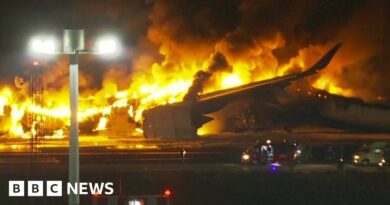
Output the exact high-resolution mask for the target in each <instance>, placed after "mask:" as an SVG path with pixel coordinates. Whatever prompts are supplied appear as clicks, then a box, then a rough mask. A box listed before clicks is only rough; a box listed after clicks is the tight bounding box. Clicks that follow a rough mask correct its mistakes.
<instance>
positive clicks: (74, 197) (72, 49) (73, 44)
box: [63, 29, 85, 205]
mask: <svg viewBox="0 0 390 205" xmlns="http://www.w3.org/2000/svg"><path fill="white" fill-rule="evenodd" d="M84 46H85V36H84V30H81V29H80V30H64V36H63V52H64V53H66V54H69V92H70V127H69V166H68V174H69V182H70V183H71V184H73V185H76V184H77V185H78V183H79V182H80V159H79V156H80V155H79V122H78V118H77V112H78V101H79V65H78V54H79V52H80V51H83V50H84ZM77 185H76V186H77ZM79 204H80V197H79V195H78V194H74V193H73V192H72V193H70V195H69V205H79Z"/></svg>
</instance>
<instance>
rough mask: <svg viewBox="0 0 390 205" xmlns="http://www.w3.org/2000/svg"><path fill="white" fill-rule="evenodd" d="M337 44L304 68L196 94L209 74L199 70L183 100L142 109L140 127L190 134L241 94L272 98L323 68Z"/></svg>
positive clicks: (150, 134) (152, 133)
mask: <svg viewBox="0 0 390 205" xmlns="http://www.w3.org/2000/svg"><path fill="white" fill-rule="evenodd" d="M340 46H341V44H337V45H336V46H334V47H333V48H332V49H330V50H329V51H328V52H327V53H326V54H325V55H324V56H323V57H322V58H321V59H320V60H319V61H318V62H317V63H316V64H314V65H313V66H312V67H311V68H309V69H308V70H306V71H304V72H301V73H295V74H290V75H286V76H282V77H276V78H273V79H268V80H264V81H259V82H254V83H250V84H247V85H242V86H239V87H234V88H231V89H226V90H220V91H216V92H212V93H207V94H204V95H199V93H200V92H201V91H202V89H203V84H204V83H205V82H206V81H207V80H208V79H209V78H210V76H211V74H210V73H207V72H204V71H199V72H198V73H197V74H196V75H195V80H194V82H193V83H192V85H191V87H190V88H189V90H188V92H187V94H186V95H185V96H184V98H183V101H182V102H179V103H174V104H169V105H163V106H157V107H154V108H151V109H148V110H145V111H144V115H143V118H144V119H143V130H144V136H145V137H146V138H187V139H190V138H194V137H195V136H196V135H197V129H198V128H200V127H202V125H203V124H205V123H207V122H209V121H211V120H212V118H210V117H207V116H205V114H209V113H212V112H215V111H217V110H219V109H221V108H222V107H223V106H224V105H226V104H227V103H228V102H231V101H233V100H236V99H239V98H240V97H242V96H245V95H257V96H261V98H262V99H264V101H267V100H268V101H271V100H275V99H276V95H278V94H280V93H283V92H284V91H283V88H285V87H286V86H288V85H289V84H290V83H291V82H292V81H295V80H299V79H301V78H304V77H307V76H310V75H313V74H316V73H318V72H319V71H320V70H322V69H323V68H325V67H326V66H327V65H328V64H329V62H330V61H331V59H332V58H333V56H334V55H335V53H336V52H337V50H338V49H339V48H340Z"/></svg>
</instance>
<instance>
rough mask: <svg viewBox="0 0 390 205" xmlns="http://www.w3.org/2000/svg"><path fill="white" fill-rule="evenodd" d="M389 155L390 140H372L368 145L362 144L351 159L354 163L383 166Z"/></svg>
mask: <svg viewBox="0 0 390 205" xmlns="http://www.w3.org/2000/svg"><path fill="white" fill-rule="evenodd" d="M389 157H390V142H373V143H371V144H369V145H363V146H362V147H361V148H360V149H359V151H358V152H356V153H354V154H353V159H352V161H353V163H354V164H355V165H362V166H368V165H378V166H384V165H386V164H387V163H386V162H387V160H386V159H389Z"/></svg>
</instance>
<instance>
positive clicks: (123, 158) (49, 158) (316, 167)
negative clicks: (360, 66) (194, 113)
mask: <svg viewBox="0 0 390 205" xmlns="http://www.w3.org/2000/svg"><path fill="white" fill-rule="evenodd" d="M315 135H316V136H320V137H319V138H316V139H313V138H307V137H301V138H299V141H300V142H304V143H307V144H310V145H311V148H312V149H311V152H312V153H314V154H313V155H312V157H311V159H308V160H306V161H303V162H302V163H300V164H298V165H297V166H296V167H295V168H294V169H290V167H288V166H281V167H277V169H276V170H274V171H272V170H271V169H270V166H269V165H256V166H252V165H242V164H241V163H240V159H241V153H242V151H243V150H244V149H245V148H246V147H248V146H250V145H251V144H253V143H254V142H255V141H256V139H258V136H245V137H239V138H236V137H226V138H225V139H220V138H219V137H214V138H213V137H212V138H207V139H201V140H195V141H185V142H182V141H170V142H167V141H161V142H158V141H154V142H145V141H138V140H136V141H134V142H130V141H129V142H125V143H123V144H121V146H122V147H116V148H115V147H109V146H92V147H88V146H84V147H82V148H81V149H80V153H81V155H80V163H81V167H80V178H81V181H92V182H106V181H112V182H114V186H115V195H118V196H119V198H121V200H122V203H123V204H126V205H127V204H128V203H127V202H126V200H127V199H128V197H129V196H140V195H143V196H144V195H156V194H161V193H162V191H163V190H164V189H166V188H169V189H171V190H172V198H171V200H170V204H171V205H175V204H177V205H192V204H194V205H204V204H348V205H349V204H389V203H390V194H389V190H390V167H384V168H378V167H375V166H369V167H361V166H355V165H353V164H351V160H350V159H351V156H352V153H353V152H354V151H356V149H358V147H359V146H361V144H363V143H368V142H370V141H378V140H386V139H390V138H387V137H388V136H386V135H364V136H363V135H358V136H357V137H353V135H352V134H348V135H347V134H345V133H344V134H343V135H347V136H349V135H351V136H352V137H350V138H348V137H345V138H343V139H340V138H337V137H334V136H335V135H334V134H329V133H328V134H322V135H321V134H318V133H316V134H315ZM337 135H338V136H340V134H337ZM268 136H269V135H268ZM275 136H277V135H276V134H275ZM301 136H304V135H301ZM321 136H322V137H321ZM329 136H331V137H329ZM283 137H285V136H277V138H280V139H282V138H283ZM137 144H138V145H139V146H138V149H125V148H123V146H124V145H126V146H125V147H136V145H137ZM140 144H142V147H141V146H140ZM341 145H342V146H343V148H344V152H345V154H344V157H345V159H346V164H345V166H344V169H343V172H340V170H339V169H338V167H337V164H336V162H335V161H334V160H333V159H332V158H331V157H329V156H328V150H329V146H332V147H338V146H341ZM49 147H50V146H47V147H44V148H42V152H41V153H39V154H36V155H32V154H31V153H28V152H23V151H21V152H1V153H0V179H1V184H0V202H1V204H7V205H12V204H15V205H16V204H42V205H45V204H47V205H49V204H50V205H51V204H56V205H62V204H64V205H65V204H67V198H66V197H62V198H48V197H45V198H27V197H21V198H10V197H8V196H7V195H8V180H31V179H34V180H63V181H64V182H65V181H67V157H68V156H67V149H66V148H63V147H62V148H61V147H51V148H49ZM183 148H184V149H185V150H186V152H187V153H186V156H185V158H184V159H183V158H182V155H181V151H182V149H183ZM31 162H34V163H31ZM106 200H107V199H106V198H105V197H104V196H101V198H99V202H98V201H96V202H95V204H105V203H106ZM81 202H82V204H83V205H84V204H85V205H88V204H94V202H92V197H91V196H85V197H81ZM160 202H161V204H165V201H163V200H162V201H161V200H160ZM121 205H122V204H121Z"/></svg>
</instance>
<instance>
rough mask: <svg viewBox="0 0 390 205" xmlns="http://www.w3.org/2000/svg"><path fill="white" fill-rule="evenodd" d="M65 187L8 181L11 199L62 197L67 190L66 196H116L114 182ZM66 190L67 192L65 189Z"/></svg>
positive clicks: (44, 183) (47, 182)
mask: <svg viewBox="0 0 390 205" xmlns="http://www.w3.org/2000/svg"><path fill="white" fill-rule="evenodd" d="M64 185H65V187H63V184H62V181H46V182H44V181H36V180H35V181H27V183H26V182H25V181H8V196H10V197H23V196H29V197H44V196H48V197H61V196H62V195H63V193H64V191H65V190H66V194H67V195H70V194H78V195H89V194H99V195H102V194H104V195H112V194H114V188H113V187H114V183H112V182H100V183H91V182H79V183H74V184H72V183H69V182H68V183H66V184H64ZM63 188H65V190H64V189H63Z"/></svg>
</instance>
